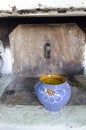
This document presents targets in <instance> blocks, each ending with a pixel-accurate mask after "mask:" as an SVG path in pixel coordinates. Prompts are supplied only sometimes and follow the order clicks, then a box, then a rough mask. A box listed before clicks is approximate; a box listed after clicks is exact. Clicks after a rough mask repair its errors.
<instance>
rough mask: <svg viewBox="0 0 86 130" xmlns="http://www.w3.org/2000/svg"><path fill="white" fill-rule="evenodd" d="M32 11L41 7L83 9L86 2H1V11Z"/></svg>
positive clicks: (63, 0) (33, 0) (64, 0)
mask: <svg viewBox="0 0 86 130" xmlns="http://www.w3.org/2000/svg"><path fill="white" fill-rule="evenodd" d="M13 6H16V7H17V9H32V8H37V7H39V6H41V7H42V8H45V7H48V8H70V7H74V8H83V7H86V0H76V1H74V0H60V1H59V0H47V1H46V0H29V1H28V0H22V1H21V0H0V10H12V7H13Z"/></svg>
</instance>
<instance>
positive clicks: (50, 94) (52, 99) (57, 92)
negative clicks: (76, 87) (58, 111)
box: [39, 86, 66, 104]
mask: <svg viewBox="0 0 86 130" xmlns="http://www.w3.org/2000/svg"><path fill="white" fill-rule="evenodd" d="M39 92H40V93H41V94H42V99H43V100H44V101H45V102H49V103H50V104H54V103H61V102H62V100H63V97H64V96H65V95H66V91H65V89H54V90H52V89H47V88H45V87H44V86H41V87H39Z"/></svg>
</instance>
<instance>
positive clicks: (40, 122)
mask: <svg viewBox="0 0 86 130" xmlns="http://www.w3.org/2000/svg"><path fill="white" fill-rule="evenodd" d="M13 79H15V78H13V77H12V76H3V77H1V78H0V130H5V129H6V130H48V129H49V130H85V129H86V104H85V102H83V100H85V93H86V92H85V91H82V89H80V90H81V92H82V93H83V95H84V96H81V95H82V93H80V91H78V88H77V87H75V88H73V87H74V86H72V93H73V94H72V97H71V100H70V102H69V103H68V104H67V105H66V106H65V107H64V108H62V109H61V110H60V111H58V112H49V111H47V110H46V109H45V108H44V107H43V106H42V105H40V103H39V102H38V101H37V100H36V101H35V102H34V103H31V102H29V101H30V100H32V99H30V100H27V104H24V100H23V102H21V100H20V99H21V98H18V99H19V100H15V101H14V102H12V101H9V99H10V98H8V99H7V100H8V101H9V102H6V96H5V95H6V94H7V97H10V96H11V97H12V96H13V95H17V94H18V92H20V90H22V89H19V88H18V89H17V88H16V87H15V88H16V89H15V90H16V91H8V90H9V89H10V85H12V83H13V82H14V81H15V80H13ZM11 81H12V82H11ZM34 83H36V82H35V81H34ZM13 86H14V85H13ZM75 90H76V91H75ZM31 92H33V89H31ZM33 95H34V92H33ZM75 95H77V96H75ZM74 96H75V97H74ZM80 96H81V100H80ZM33 97H34V98H35V96H33ZM76 97H77V98H76ZM82 97H83V98H82ZM74 99H75V100H74ZM17 101H18V103H17Z"/></svg>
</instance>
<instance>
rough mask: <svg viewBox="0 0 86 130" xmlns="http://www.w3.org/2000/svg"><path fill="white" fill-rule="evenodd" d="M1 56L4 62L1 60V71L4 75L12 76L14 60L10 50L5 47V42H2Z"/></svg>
mask: <svg viewBox="0 0 86 130" xmlns="http://www.w3.org/2000/svg"><path fill="white" fill-rule="evenodd" d="M0 56H1V58H2V60H0V62H1V63H0V64H1V65H2V67H1V69H0V71H1V73H2V74H12V64H13V58H12V55H11V52H10V49H9V48H5V49H4V47H3V42H2V41H0Z"/></svg>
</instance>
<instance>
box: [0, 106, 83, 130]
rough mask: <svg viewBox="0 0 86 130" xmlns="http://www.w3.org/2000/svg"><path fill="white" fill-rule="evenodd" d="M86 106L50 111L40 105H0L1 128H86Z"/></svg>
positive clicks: (24, 129)
mask: <svg viewBox="0 0 86 130" xmlns="http://www.w3.org/2000/svg"><path fill="white" fill-rule="evenodd" d="M85 114H86V106H65V107H64V108H63V109H61V110H60V111H58V112H49V111H47V110H46V109H45V108H44V107H40V106H19V105H18V106H2V105H1V106H0V130H5V129H6V130H7V129H9V130H11V129H13V130H19V129H21V130H36V129H37V130H44V129H45V130H47V129H49V130H57V129H60V130H63V129H64V130H70V129H72V130H85V129H86V116H85Z"/></svg>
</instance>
